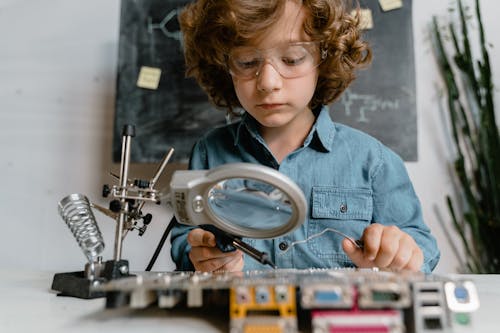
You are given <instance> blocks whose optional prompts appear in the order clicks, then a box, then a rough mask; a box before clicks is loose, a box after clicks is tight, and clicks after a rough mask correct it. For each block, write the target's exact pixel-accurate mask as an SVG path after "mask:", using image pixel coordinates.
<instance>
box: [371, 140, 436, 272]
mask: <svg viewBox="0 0 500 333" xmlns="http://www.w3.org/2000/svg"><path fill="white" fill-rule="evenodd" d="M380 156H381V159H380V164H379V166H378V168H377V170H376V172H375V173H374V175H373V194H374V195H373V201H374V212H373V218H374V222H376V223H380V224H384V225H395V226H397V227H399V228H400V229H401V230H402V231H404V232H406V233H407V234H409V235H410V236H411V237H413V239H414V240H415V242H416V243H417V245H418V246H419V247H420V249H421V250H422V252H423V254H424V263H423V265H422V267H421V271H422V272H424V273H430V272H432V270H434V268H435V267H436V265H437V263H438V261H439V258H440V252H439V249H438V247H437V242H436V239H435V238H434V237H433V236H432V234H431V231H430V229H429V227H428V226H427V225H426V224H425V223H424V221H423V218H422V209H421V207H420V201H419V200H418V197H417V195H416V193H415V190H414V188H413V185H412V183H411V181H410V178H409V176H408V173H407V171H406V168H405V166H404V163H403V161H402V160H401V158H400V157H399V156H398V155H396V154H395V153H393V152H392V151H390V150H389V149H385V148H384V147H381V151H380Z"/></svg>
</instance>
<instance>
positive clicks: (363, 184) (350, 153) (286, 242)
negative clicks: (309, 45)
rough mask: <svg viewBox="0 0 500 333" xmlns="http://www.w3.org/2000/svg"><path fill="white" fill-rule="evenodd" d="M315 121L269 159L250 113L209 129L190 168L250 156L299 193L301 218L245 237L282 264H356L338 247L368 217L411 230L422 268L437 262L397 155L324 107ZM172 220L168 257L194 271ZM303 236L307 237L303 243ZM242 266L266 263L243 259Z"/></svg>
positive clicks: (180, 228) (356, 234)
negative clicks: (289, 227) (285, 229)
mask: <svg viewBox="0 0 500 333" xmlns="http://www.w3.org/2000/svg"><path fill="white" fill-rule="evenodd" d="M315 111H316V112H315V114H317V117H316V122H315V124H314V126H313V127H312V129H311V131H310V133H309V135H308V136H307V138H306V139H305V141H304V144H303V145H302V146H301V147H299V148H298V149H296V150H295V151H294V152H292V153H290V154H289V155H288V156H286V157H285V158H284V159H283V161H282V162H281V164H279V163H278V162H277V161H276V159H275V158H274V157H273V155H272V153H271V151H270V150H269V148H268V146H267V145H266V143H265V141H264V139H263V138H262V136H261V135H260V134H259V131H258V124H257V122H256V120H255V119H253V118H252V117H251V116H250V115H248V114H245V115H244V116H243V117H242V119H241V120H240V121H238V122H235V123H233V124H230V125H226V126H223V127H219V128H215V129H213V130H211V131H209V132H208V133H206V134H205V135H204V136H203V137H202V138H201V139H200V140H199V141H198V142H197V143H196V144H195V146H194V147H193V151H192V155H191V160H190V165H189V168H190V169H210V168H213V167H216V166H218V165H221V164H225V163H235V162H247V163H257V164H262V165H265V166H268V167H271V168H274V169H277V170H279V171H280V172H282V173H283V174H285V175H287V176H288V177H289V178H291V179H292V180H293V181H295V183H296V184H297V185H298V186H299V187H300V188H301V189H302V191H303V192H304V195H305V198H306V202H307V203H308V205H309V211H308V212H307V216H306V221H305V222H304V223H303V224H302V225H301V226H300V227H298V228H297V229H295V230H294V231H292V232H291V233H289V234H286V235H283V236H281V237H278V238H274V239H265V240H262V239H246V238H244V240H245V241H247V242H248V243H249V244H250V245H252V246H254V247H256V248H257V249H258V250H259V251H264V252H267V253H268V254H269V255H270V258H271V260H272V261H273V262H274V263H275V264H276V266H277V267H279V268H297V269H306V268H335V267H354V264H353V263H352V261H351V260H350V259H349V257H348V256H347V255H346V254H345V253H344V251H343V249H342V245H341V242H342V239H343V237H342V236H340V235H338V234H336V233H334V232H330V231H325V232H323V231H324V230H325V229H328V228H334V229H336V230H339V231H341V232H343V233H345V234H347V235H349V236H351V237H352V238H354V239H359V238H360V237H361V235H362V234H363V230H364V229H365V228H366V227H367V226H369V225H370V224H371V223H380V224H383V225H395V226H397V227H399V228H400V229H401V230H402V231H404V232H406V233H408V234H409V235H410V236H412V237H413V239H414V240H415V241H416V243H417V244H418V245H419V246H420V248H421V249H422V251H423V254H424V263H423V265H422V267H421V270H422V271H423V272H426V273H429V272H431V271H432V270H433V269H434V267H435V266H436V264H437V262H438V260H439V257H440V253H439V250H438V248H437V244H436V240H435V239H434V237H433V236H432V235H431V233H430V230H429V228H428V227H427V226H426V225H425V223H424V222H423V220H422V211H421V207H420V202H419V200H418V198H417V196H416V194H415V191H414V189H413V186H412V184H411V181H410V179H409V177H408V174H407V171H406V168H405V166H404V163H403V161H402V160H401V158H400V157H399V156H398V155H396V154H395V153H394V152H393V151H391V150H390V149H389V148H387V147H386V146H384V145H383V144H382V143H380V142H379V141H378V140H376V139H374V138H373V137H371V136H369V135H367V134H365V133H363V132H360V131H358V130H355V129H353V128H350V127H348V126H345V125H341V124H338V123H334V122H332V120H331V119H330V115H329V112H328V108H327V107H325V106H324V107H322V108H320V109H318V110H315ZM191 229H192V227H189V226H184V225H180V224H177V225H176V226H175V227H174V229H173V230H172V235H171V243H172V247H171V255H172V259H173V260H174V262H175V263H176V265H177V269H179V270H193V269H194V268H193V265H192V263H191V262H190V260H189V257H188V253H189V251H190V245H189V244H188V242H187V239H186V238H187V233H188V232H189V231H190V230H191ZM306 240H307V241H306ZM244 261H245V264H244V270H254V269H257V270H261V269H266V267H265V266H263V265H262V264H260V263H259V262H257V261H256V260H253V259H252V258H250V257H246V256H245V258H244Z"/></svg>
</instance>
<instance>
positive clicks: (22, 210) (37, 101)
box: [0, 0, 500, 272]
mask: <svg viewBox="0 0 500 333" xmlns="http://www.w3.org/2000/svg"><path fill="white" fill-rule="evenodd" d="M449 3H450V1H435V0H414V5H413V10H414V42H415V56H416V72H417V106H418V122H419V123H418V125H419V161H418V162H416V163H409V164H407V166H408V169H409V172H410V176H411V178H412V180H413V181H414V184H415V188H416V190H417V193H418V194H419V196H420V198H421V201H422V205H423V210H424V217H425V219H426V221H427V223H428V224H429V225H430V227H431V229H432V230H433V232H434V233H435V235H436V236H437V238H438V240H439V245H440V247H441V250H442V260H441V262H440V264H439V266H438V269H437V271H436V272H452V271H455V269H456V267H457V260H456V258H455V257H454V255H453V254H452V253H451V252H450V248H449V246H448V244H447V242H446V240H445V238H444V233H443V231H442V230H441V228H440V227H439V224H438V223H437V221H436V214H435V211H434V209H435V206H437V207H438V209H439V210H440V211H441V212H442V215H443V216H444V217H445V218H446V219H447V217H448V215H447V210H446V208H445V207H444V205H443V203H444V197H445V195H446V194H447V193H450V192H451V186H450V179H449V173H448V170H447V167H448V166H447V163H448V162H447V159H449V157H450V147H449V141H447V139H446V136H445V135H444V133H443V128H444V123H443V119H442V112H441V111H440V110H439V89H442V84H441V80H440V77H439V75H438V69H437V67H436V64H435V61H434V57H433V54H432V49H431V45H430V40H429V34H428V25H429V23H430V21H431V16H432V15H434V14H437V15H439V16H443V17H447V15H448V10H447V8H448V5H449ZM482 6H483V14H484V23H485V27H486V35H487V37H488V39H489V41H490V42H492V43H493V44H494V45H495V46H496V48H493V49H491V61H492V66H493V68H494V70H496V72H497V73H498V72H499V71H500V63H499V59H500V58H499V55H498V51H497V49H498V48H499V47H500V40H499V38H500V37H499V34H498V33H496V32H497V31H499V28H500V26H499V22H498V20H495V19H496V15H494V14H493V13H498V12H499V10H500V3H499V2H497V1H494V0H483V1H482ZM119 13H120V1H119V0H106V1H101V0H86V1H77V0H44V1H39V0H0V154H1V155H0V156H1V158H0V175H2V183H3V186H2V190H1V191H0V211H1V212H2V215H3V221H2V234H3V237H2V241H1V252H0V264H1V265H2V267H4V268H5V267H12V268H14V267H16V268H39V269H47V270H55V271H66V270H73V269H75V270H80V269H81V268H82V265H83V264H84V261H85V259H84V257H83V255H82V253H81V251H80V249H79V248H78V247H77V245H76V243H75V241H74V240H73V236H72V235H71V234H70V232H69V230H68V228H67V227H66V226H65V225H64V223H63V221H62V220H61V218H60V217H59V216H58V214H57V209H56V206H57V202H58V201H59V200H60V199H61V198H62V197H63V196H65V195H67V194H69V193H74V192H79V193H85V194H86V195H87V196H89V198H90V199H91V200H93V201H95V202H98V203H101V204H106V201H101V198H100V191H101V186H102V184H103V183H106V182H110V183H112V182H113V180H112V179H111V178H110V177H109V176H108V171H110V170H115V171H116V170H118V167H119V166H118V165H116V164H112V163H111V141H112V129H113V116H114V94H115V76H116V65H117V54H118V31H119ZM496 79H497V84H498V75H496ZM439 87H440V88H439ZM498 95H499V94H498V91H497V94H496V104H497V105H499V102H500V101H499V96H498ZM155 168H156V165H134V166H133V168H132V170H131V172H132V175H134V176H135V175H137V176H139V175H143V176H144V177H150V176H151V175H152V173H153V172H154V170H155ZM165 178H168V177H165ZM166 181H167V179H163V180H162V181H161V182H162V183H163V184H165V183H166ZM149 207H150V210H149V211H150V212H151V213H153V216H154V219H153V223H152V224H151V227H150V229H149V230H148V232H147V233H146V235H145V236H144V237H142V238H141V237H138V236H137V234H136V233H134V234H131V235H129V236H128V237H127V238H126V240H125V244H124V253H123V257H124V258H127V259H129V260H130V263H131V268H132V269H134V270H142V269H144V267H145V266H146V265H147V263H148V260H149V259H150V257H151V255H152V253H153V251H154V248H155V247H156V244H157V242H158V240H159V239H160V237H161V234H162V232H163V229H164V228H165V226H166V223H167V222H168V221H169V219H170V216H171V213H170V212H169V211H168V209H167V208H166V206H159V207H157V206H154V205H150V206H149ZM96 217H97V219H98V221H99V226H100V228H101V230H102V232H103V234H104V239H105V241H106V244H107V249H106V251H105V253H104V258H105V259H110V258H111V257H112V255H113V240H114V222H113V221H112V220H111V219H109V218H106V217H104V216H103V215H100V214H99V213H96ZM457 242H458V239H457ZM172 268H173V265H172V263H171V262H170V258H169V248H168V246H167V247H165V249H164V251H163V252H162V255H161V256H160V258H159V260H158V263H157V265H156V266H155V269H157V270H168V269H172Z"/></svg>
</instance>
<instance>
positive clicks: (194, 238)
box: [187, 228, 216, 247]
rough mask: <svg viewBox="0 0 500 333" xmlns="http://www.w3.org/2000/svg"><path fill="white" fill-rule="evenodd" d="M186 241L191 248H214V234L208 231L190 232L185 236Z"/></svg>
mask: <svg viewBox="0 0 500 333" xmlns="http://www.w3.org/2000/svg"><path fill="white" fill-rule="evenodd" d="M187 241H188V243H189V244H190V245H191V246H192V247H195V246H208V247H214V246H215V245H216V243H215V236H214V234H212V233H211V232H210V231H206V230H203V229H200V228H196V229H193V230H191V231H190V232H189V234H188V236H187Z"/></svg>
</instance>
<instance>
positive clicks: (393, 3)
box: [378, 0, 403, 12]
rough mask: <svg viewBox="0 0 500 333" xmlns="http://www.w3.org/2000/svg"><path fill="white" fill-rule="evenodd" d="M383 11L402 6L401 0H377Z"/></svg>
mask: <svg viewBox="0 0 500 333" xmlns="http://www.w3.org/2000/svg"><path fill="white" fill-rule="evenodd" d="M378 3H379V4H380V7H382V10H383V11H384V12H387V11H389V10H394V9H398V8H401V7H403V0H378Z"/></svg>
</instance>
